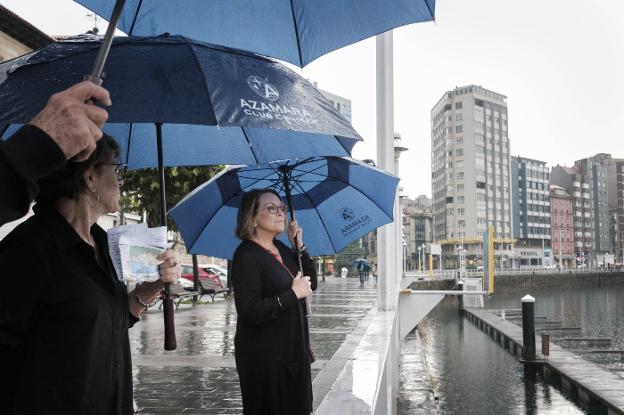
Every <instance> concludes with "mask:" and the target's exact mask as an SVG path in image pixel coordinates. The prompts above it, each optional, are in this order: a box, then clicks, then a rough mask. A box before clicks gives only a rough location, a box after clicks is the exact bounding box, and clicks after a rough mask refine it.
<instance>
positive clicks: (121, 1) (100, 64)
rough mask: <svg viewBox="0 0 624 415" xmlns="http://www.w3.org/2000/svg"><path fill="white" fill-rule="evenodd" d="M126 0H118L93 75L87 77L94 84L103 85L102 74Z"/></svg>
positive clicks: (92, 71) (94, 64)
mask: <svg viewBox="0 0 624 415" xmlns="http://www.w3.org/2000/svg"><path fill="white" fill-rule="evenodd" d="M125 4H126V0H117V1H116V2H115V7H114V8H113V14H112V15H111V18H110V21H109V24H108V28H107V29H106V35H104V39H102V44H101V45H100V49H99V50H98V54H97V56H96V58H95V62H93V68H92V69H91V73H90V74H89V75H86V76H85V79H86V80H88V81H91V82H93V83H94V84H97V85H102V72H103V71H104V65H105V64H106V58H108V52H109V51H110V48H111V44H112V43H113V36H114V35H115V29H116V28H117V22H119V18H120V17H121V12H122V11H123V8H124V5H125Z"/></svg>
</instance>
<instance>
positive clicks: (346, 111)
mask: <svg viewBox="0 0 624 415" xmlns="http://www.w3.org/2000/svg"><path fill="white" fill-rule="evenodd" d="M314 86H316V82H315V83H314ZM317 89H318V90H319V92H320V93H321V94H323V96H324V97H325V98H327V99H328V100H329V102H331V104H332V105H333V106H334V108H335V109H336V111H338V112H339V113H340V114H342V116H343V117H345V118H346V120H347V121H349V123H351V100H350V99H347V98H344V97H341V96H339V95H336V94H332V93H331V92H327V91H323V90H322V89H320V88H317Z"/></svg>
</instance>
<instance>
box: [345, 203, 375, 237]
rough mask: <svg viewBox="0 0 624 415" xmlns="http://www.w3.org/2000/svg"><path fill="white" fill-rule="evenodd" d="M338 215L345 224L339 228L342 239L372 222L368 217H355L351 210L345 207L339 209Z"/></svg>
mask: <svg viewBox="0 0 624 415" xmlns="http://www.w3.org/2000/svg"><path fill="white" fill-rule="evenodd" d="M340 215H341V216H342V219H343V220H344V221H345V222H347V223H346V224H345V225H343V226H342V227H341V228H340V232H341V233H342V236H343V237H345V236H348V235H349V234H352V233H353V232H356V231H357V230H358V229H360V228H361V227H362V226H366V225H368V224H370V223H371V222H372V219H371V218H370V216H368V215H362V216H359V217H356V216H355V214H354V213H353V210H351V209H349V208H347V207H344V208H342V209H340Z"/></svg>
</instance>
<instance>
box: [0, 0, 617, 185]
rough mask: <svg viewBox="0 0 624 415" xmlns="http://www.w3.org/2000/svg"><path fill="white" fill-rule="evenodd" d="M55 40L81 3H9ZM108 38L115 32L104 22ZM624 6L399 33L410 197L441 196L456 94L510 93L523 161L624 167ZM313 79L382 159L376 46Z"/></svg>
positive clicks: (498, 3) (447, 2)
mask: <svg viewBox="0 0 624 415" xmlns="http://www.w3.org/2000/svg"><path fill="white" fill-rule="evenodd" d="M0 4H2V5H4V6H6V7H8V8H9V9H11V10H12V11H13V12H15V13H17V14H19V15H20V16H21V17H23V18H25V19H27V20H28V21H30V22H31V23H33V24H34V25H35V26H37V27H39V28H40V29H41V30H43V31H44V32H46V33H48V34H50V35H60V34H76V33H82V32H85V31H86V30H88V29H89V28H91V27H92V26H93V19H92V18H91V19H90V18H88V17H86V14H87V13H88V11H86V9H84V8H82V7H81V6H78V5H77V4H76V3H74V2H73V1H71V0H54V1H50V0H0ZM99 26H100V30H101V31H102V32H103V30H104V29H105V25H104V24H102V23H101V24H100V25H99ZM623 56H624V1H622V0H600V1H586V0H548V1H543V0H523V1H512V0H470V1H467V0H438V1H437V7H436V23H421V24H417V25H411V26H407V27H404V28H400V29H398V30H395V32H394V62H395V67H394V71H395V76H394V83H395V84H394V85H395V130H396V131H397V132H399V133H400V134H401V136H402V138H403V145H404V146H406V147H408V148H409V151H408V152H406V153H404V154H403V155H402V156H401V166H400V170H401V171H400V173H401V174H400V175H401V179H402V184H401V185H402V186H403V188H404V189H405V192H406V193H407V194H408V195H410V196H412V197H415V196H417V195H419V194H427V195H431V181H430V177H431V174H430V172H431V166H430V140H431V137H430V132H429V127H430V110H431V108H432V107H433V105H434V104H435V103H436V102H437V101H438V99H440V97H441V96H442V94H443V93H444V92H445V91H448V90H451V89H453V88H455V87H456V86H462V85H469V84H476V85H481V86H483V87H484V88H487V89H491V90H493V91H496V92H498V93H501V94H504V95H506V96H507V103H508V107H509V138H510V140H511V152H512V155H521V156H524V157H529V158H535V159H539V160H544V161H546V162H548V163H549V165H556V164H567V165H570V164H572V163H573V162H574V160H577V159H580V158H584V157H587V156H589V155H593V154H595V153H599V152H606V153H611V154H612V155H614V156H615V157H623V158H624V141H623V138H624V137H623V134H622V129H618V126H619V127H622V128H624V81H623V80H622V77H623V76H624V58H623ZM302 74H303V76H305V77H307V78H309V79H311V80H314V81H317V82H318V86H319V87H320V88H322V89H324V90H327V91H330V92H333V93H335V94H338V95H341V96H344V97H346V98H349V99H351V100H352V102H353V125H354V126H355V128H356V129H357V130H358V131H359V132H360V134H361V135H362V136H363V137H364V139H365V140H366V142H365V143H364V144H358V145H357V146H356V148H355V150H354V157H356V158H375V152H376V144H375V140H376V137H375V136H376V128H375V42H374V39H369V40H366V41H363V42H360V43H358V44H355V45H351V46H348V47H346V48H343V49H342V50H339V51H336V52H334V53H332V54H330V55H327V56H325V57H322V58H320V59H318V60H317V61H315V62H313V63H311V64H310V65H308V66H307V67H306V68H305V69H304V70H303V71H302Z"/></svg>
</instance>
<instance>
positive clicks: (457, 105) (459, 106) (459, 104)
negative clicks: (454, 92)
mask: <svg viewBox="0 0 624 415" xmlns="http://www.w3.org/2000/svg"><path fill="white" fill-rule="evenodd" d="M455 109H456V110H460V109H462V102H461V101H459V102H456V103H455Z"/></svg>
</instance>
